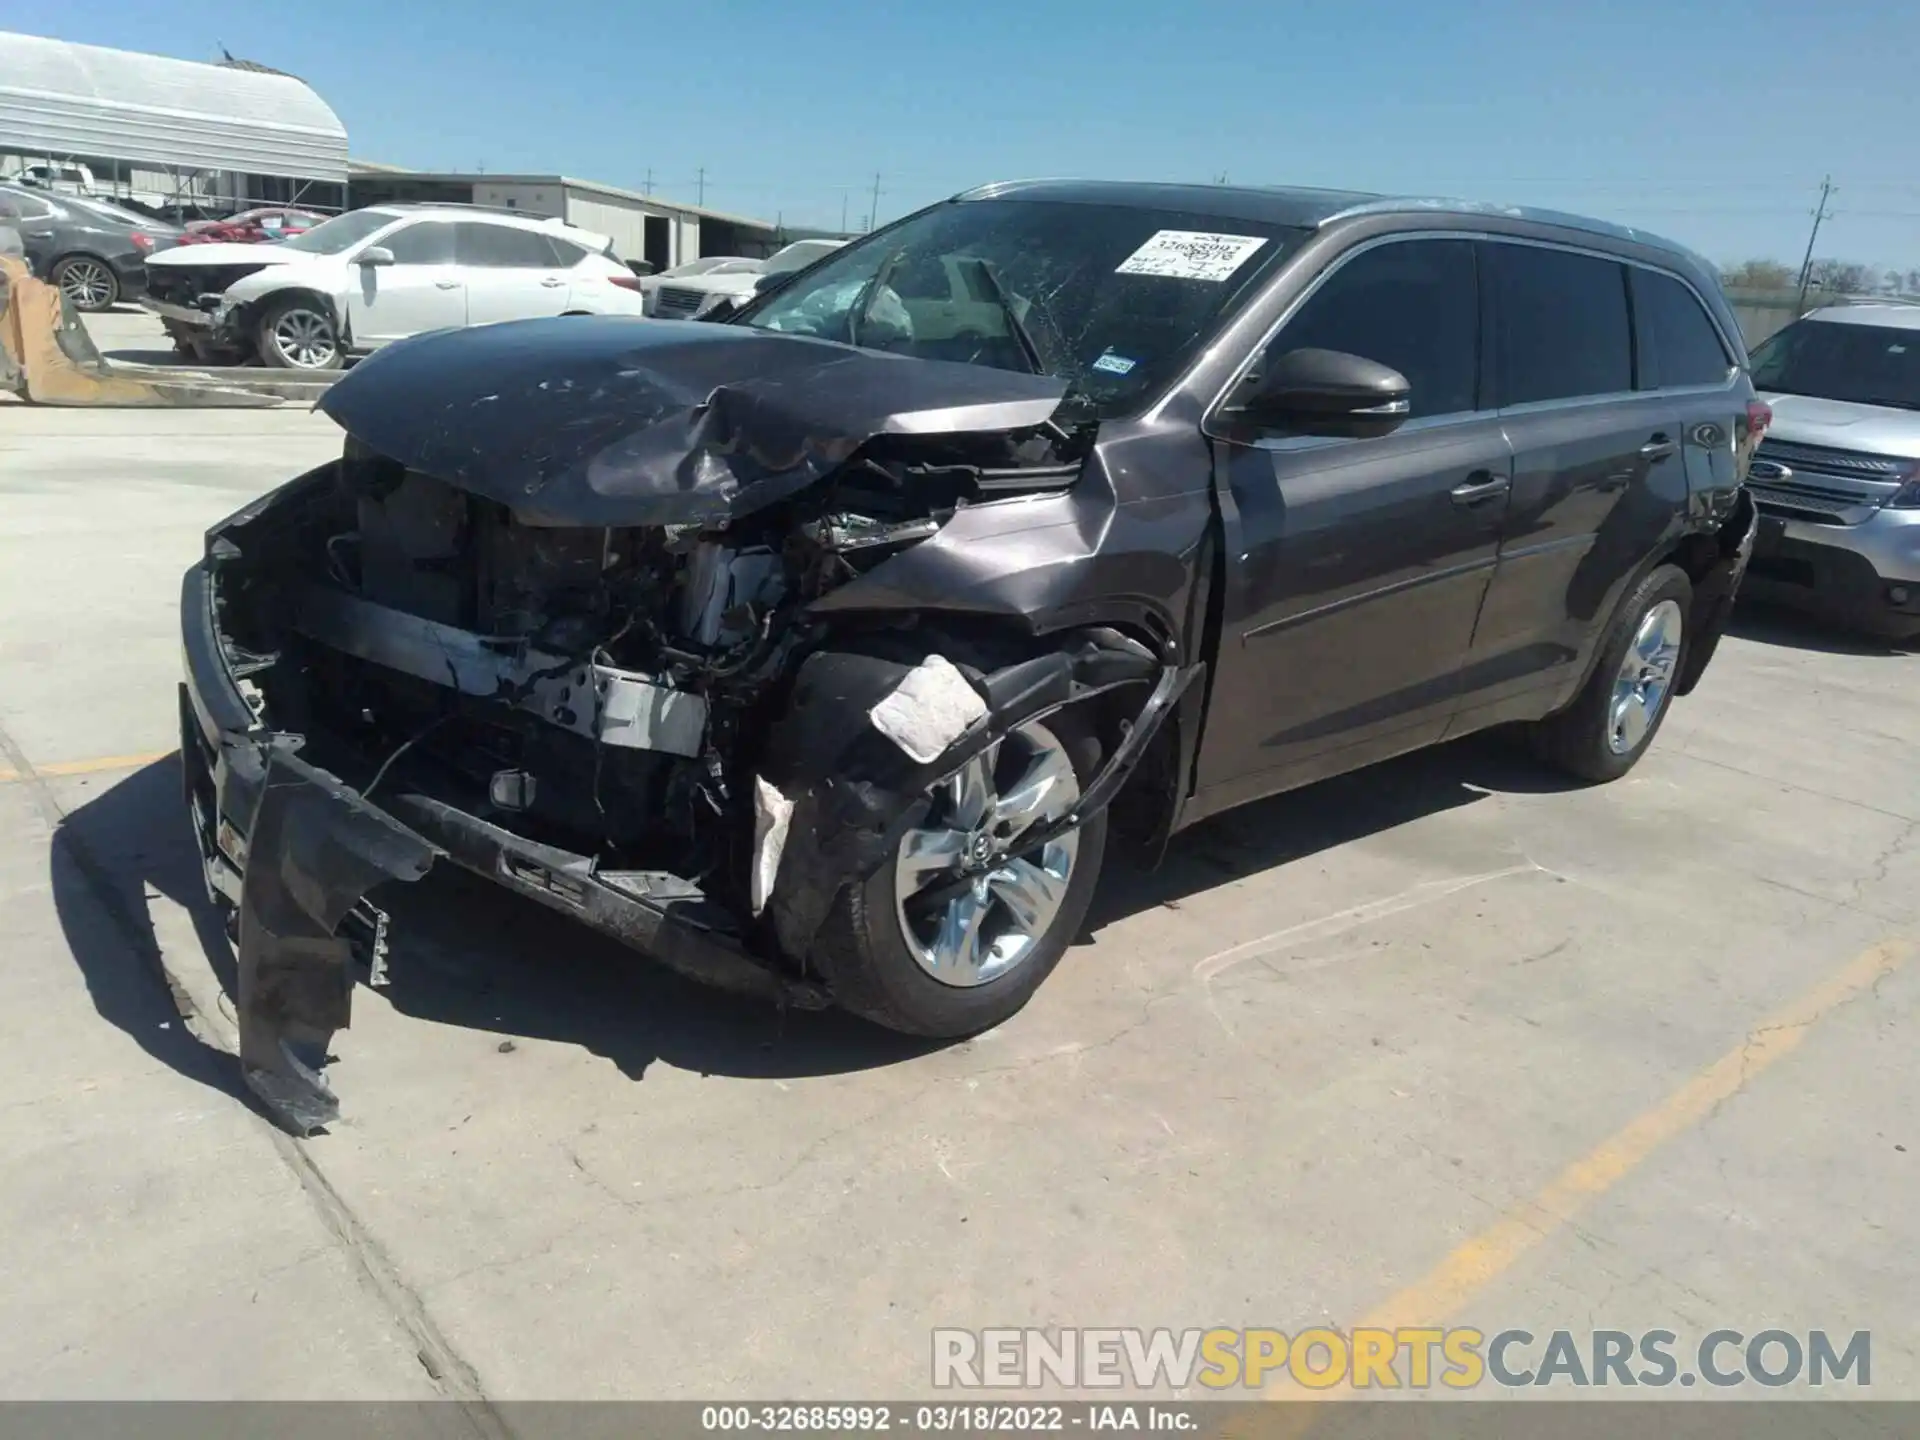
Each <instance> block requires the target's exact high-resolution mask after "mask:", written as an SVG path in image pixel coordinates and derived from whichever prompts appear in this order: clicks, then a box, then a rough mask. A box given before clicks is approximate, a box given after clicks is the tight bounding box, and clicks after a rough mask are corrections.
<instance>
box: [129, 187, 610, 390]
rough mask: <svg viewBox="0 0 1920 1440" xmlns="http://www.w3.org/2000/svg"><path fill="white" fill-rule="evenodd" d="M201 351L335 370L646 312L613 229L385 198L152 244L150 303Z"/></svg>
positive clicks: (195, 352) (179, 341) (187, 350)
mask: <svg viewBox="0 0 1920 1440" xmlns="http://www.w3.org/2000/svg"><path fill="white" fill-rule="evenodd" d="M142 303H143V304H144V305H145V306H146V308H147V309H149V310H151V311H152V312H153V313H155V314H156V315H158V316H159V317H160V318H161V320H162V322H163V323H164V324H165V325H166V328H167V333H168V334H169V336H171V337H172V339H173V341H174V344H175V346H176V348H178V349H179V350H180V351H181V352H182V353H183V354H187V355H190V356H192V357H193V358H195V359H199V360H221V361H229V362H241V363H246V362H251V361H254V360H256V359H257V360H258V361H259V362H261V363H264V364H266V365H270V366H277V367H282V368H286V369H294V370H331V369H334V368H337V367H338V366H339V365H340V364H342V363H343V362H344V361H345V360H346V359H347V358H348V357H349V356H353V355H362V354H366V353H368V352H370V351H373V350H376V349H378V348H379V347H380V346H382V345H385V344H388V343H390V342H391V341H394V340H400V339H404V338H406V337H408V336H410V335H417V334H420V333H422V332H423V331H428V330H441V329H450V328H458V327H462V326H467V325H484V324H488V323H491V322H494V321H499V320H526V319H537V318H539V317H542V316H557V315H633V316H638V315H640V314H641V313H642V311H643V303H644V302H643V295H642V292H641V280H640V277H638V276H636V275H634V274H633V272H632V271H631V270H629V269H628V268H627V267H626V266H625V265H623V264H621V263H620V262H619V261H618V260H616V259H614V258H613V254H612V245H611V242H610V241H608V239H607V237H605V236H604V235H595V234H593V233H591V232H590V231H586V230H581V229H578V228H576V227H574V226H572V225H568V224H566V223H565V222H564V221H561V220H542V219H535V218H532V217H529V216H525V215H518V214H510V213H506V212H494V211H487V210H482V209H478V208H476V207H472V206H458V205H376V206H371V207H369V208H367V209H364V210H354V211H349V212H348V213H347V214H344V215H338V216H335V217H334V218H333V219H331V220H328V221H325V222H324V223H322V224H319V225H316V226H314V227H313V228H312V229H310V230H306V231H304V232H303V233H300V234H295V235H291V236H289V237H287V238H286V239H283V240H279V241H277V242H274V243H271V244H236V243H219V242H215V243H209V244H202V245H192V246H185V245H183V246H178V247H176V248H174V249H171V250H168V251H166V252H164V253H159V254H155V255H154V256H153V257H152V258H151V260H150V261H149V262H148V265H147V295H146V298H145V299H144V300H143V301H142Z"/></svg>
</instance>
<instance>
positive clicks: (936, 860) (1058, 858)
mask: <svg viewBox="0 0 1920 1440" xmlns="http://www.w3.org/2000/svg"><path fill="white" fill-rule="evenodd" d="M930 798H931V800H932V802H933V804H932V808H931V810H929V812H928V815H927V823H926V824H925V825H923V826H921V827H919V828H917V829H913V830H909V831H908V832H907V833H906V835H905V836H904V837H902V839H901V841H900V848H899V850H898V851H897V852H896V855H895V858H894V896H895V902H894V904H895V910H896V912H897V918H898V919H899V922H900V933H901V935H902V936H903V937H904V938H905V940H906V945H907V950H908V952H909V953H911V954H912V956H913V958H914V960H915V961H916V962H917V963H918V964H919V966H920V968H921V969H922V970H924V971H925V972H926V973H927V974H928V975H930V976H931V977H932V978H933V979H935V980H937V981H939V982H940V983H941V984H943V985H953V986H957V987H963V988H964V987H971V986H975V985H985V984H987V983H988V982H989V981H992V980H997V979H999V978H1000V977H1001V976H1003V975H1006V974H1008V973H1010V972H1011V971H1013V970H1015V969H1017V968H1018V967H1019V966H1021V965H1022V964H1024V963H1026V961H1027V960H1028V959H1029V958H1030V957H1031V956H1032V955H1033V953H1034V951H1035V950H1036V949H1037V948H1038V947H1039V944H1040V941H1041V940H1042V939H1043V938H1044V937H1045V936H1046V935H1047V933H1048V932H1049V931H1050V930H1051V929H1052V928H1053V925H1054V922H1055V921H1056V920H1058V918H1059V916H1060V911H1061V907H1062V906H1064V905H1065V903H1066V898H1067V888H1068V886H1069V884H1070V883H1071V882H1072V879H1073V867H1074V864H1075V862H1076V861H1077V860H1078V858H1079V854H1080V832H1079V831H1078V830H1070V831H1068V832H1067V833H1066V834H1065V835H1062V836H1061V837H1059V838H1058V839H1057V840H1053V841H1051V842H1049V843H1048V844H1047V845H1045V846H1044V847H1042V848H1041V849H1040V851H1039V852H1038V853H1035V854H1029V855H1013V854H1009V853H1008V852H1009V850H1010V848H1011V847H1012V846H1013V844H1014V843H1015V842H1017V840H1018V838H1019V837H1020V836H1021V835H1022V834H1024V833H1026V832H1028V831H1030V830H1032V829H1033V828H1034V826H1036V825H1040V824H1043V823H1047V822H1050V821H1053V820H1058V819H1060V818H1061V817H1062V816H1064V815H1066V814H1067V813H1068V812H1069V811H1070V810H1072V808H1073V806H1074V805H1075V804H1076V803H1077V802H1078V801H1079V799H1080V782H1079V780H1078V779H1077V778H1076V777H1075V775H1074V773H1073V761H1072V760H1071V759H1070V758H1069V757H1068V755H1067V752H1066V750H1065V749H1064V748H1063V747H1062V746H1061V744H1060V741H1059V740H1058V739H1057V738H1056V737H1055V736H1054V734H1053V732H1052V731H1050V730H1048V729H1047V728H1046V727H1045V726H1044V725H1040V724H1038V723H1034V724H1029V725H1023V726H1021V727H1020V728H1019V729H1018V730H1015V731H1013V732H1012V733H1011V734H1009V735H1008V736H1007V737H1006V738H1005V739H1003V740H1000V741H998V742H996V743H995V744H994V745H993V746H991V747H990V748H989V749H987V750H986V751H984V752H983V753H981V754H980V755H978V756H976V757H975V758H974V759H973V760H971V761H969V762H968V763H967V764H966V766H964V767H963V768H962V769H961V771H960V773H959V774H958V775H956V776H954V777H953V778H952V779H951V780H946V781H942V782H941V783H940V784H939V785H936V786H935V787H934V789H933V791H932V793H931V796H930ZM995 855H1004V856H1006V857H1007V858H1005V859H1003V860H1002V861H1001V863H1000V864H998V865H995V866H994V867H993V868H991V869H989V870H986V871H984V872H983V873H981V874H979V875H977V876H976V877H975V878H974V879H972V880H971V881H970V882H969V883H968V884H967V885H966V887H965V888H964V889H962V890H961V891H960V892H959V893H958V894H956V895H954V896H952V897H951V898H950V899H948V900H947V901H946V902H945V903H944V904H939V905H936V906H935V907H934V908H932V909H931V910H928V909H926V908H925V907H924V906H915V905H913V904H912V901H913V898H914V897H915V896H917V895H919V894H921V893H922V892H923V891H926V890H928V889H931V888H932V887H934V886H936V885H946V884H949V883H951V882H952V881H953V880H954V878H955V877H956V876H957V875H958V874H959V873H960V872H961V871H962V869H963V868H965V867H967V866H969V865H978V864H982V863H984V862H986V861H988V860H990V859H991V858H992V857H993V856H995Z"/></svg>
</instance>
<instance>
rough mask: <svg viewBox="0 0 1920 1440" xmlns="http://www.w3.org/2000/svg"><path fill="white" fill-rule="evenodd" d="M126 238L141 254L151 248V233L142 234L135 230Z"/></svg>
mask: <svg viewBox="0 0 1920 1440" xmlns="http://www.w3.org/2000/svg"><path fill="white" fill-rule="evenodd" d="M127 238H128V239H129V240H131V241H132V242H133V248H134V249H136V250H138V251H140V252H141V253H142V254H143V255H144V254H145V253H146V252H147V251H149V250H151V249H153V237H152V236H151V235H143V234H141V233H140V231H138V230H135V231H134V232H133V233H132V234H131V235H129V236H128V237H127Z"/></svg>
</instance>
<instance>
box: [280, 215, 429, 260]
mask: <svg viewBox="0 0 1920 1440" xmlns="http://www.w3.org/2000/svg"><path fill="white" fill-rule="evenodd" d="M399 218H400V217H399V216H398V215H393V214H389V213H388V212H387V211H385V210H352V211H349V212H348V213H347V214H345V215H336V216H334V217H333V219H331V220H329V221H327V222H326V223H324V224H321V225H316V226H314V227H313V229H311V230H309V231H307V232H306V233H305V234H304V235H292V236H289V237H288V238H287V239H285V240H282V241H281V242H280V247H281V248H282V249H283V250H300V251H304V252H305V253H306V254H309V255H338V254H339V253H340V252H341V251H342V250H345V249H347V248H348V247H349V246H352V245H357V244H359V242H360V241H362V240H364V239H366V238H367V236H369V235H371V234H373V232H374V231H376V230H383V229H385V228H386V227H387V226H389V225H391V224H393V222H394V221H396V220H398V219H399Z"/></svg>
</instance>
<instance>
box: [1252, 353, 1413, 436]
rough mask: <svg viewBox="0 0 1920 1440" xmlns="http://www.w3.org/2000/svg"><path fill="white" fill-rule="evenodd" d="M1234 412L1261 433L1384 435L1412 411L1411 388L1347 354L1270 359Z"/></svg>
mask: <svg viewBox="0 0 1920 1440" xmlns="http://www.w3.org/2000/svg"><path fill="white" fill-rule="evenodd" d="M1243 385H1244V390H1243V398H1242V399H1241V401H1240V403H1239V404H1238V405H1236V406H1235V407H1234V409H1235V410H1236V411H1237V413H1238V414H1239V415H1240V416H1241V417H1242V418H1243V419H1244V420H1245V421H1246V422H1247V423H1249V424H1251V425H1253V426H1255V427H1257V428H1259V429H1263V430H1284V431H1287V432H1290V433H1293V434H1301V435H1342V436H1350V437H1359V436H1371V435H1385V434H1387V433H1389V432H1390V431H1392V430H1394V429H1396V428H1397V427H1398V426H1399V425H1400V424H1402V423H1403V422H1404V421H1405V420H1406V419H1407V418H1408V417H1409V416H1410V415H1411V414H1412V411H1413V405H1412V396H1413V387H1412V385H1411V384H1409V383H1408V380H1407V377H1406V376H1404V375H1402V374H1401V373H1400V372H1399V371H1398V370H1395V369H1393V368H1392V367H1391V366H1388V365H1382V364H1381V363H1380V362H1379V361H1377V360H1369V359H1367V358H1366V357H1365V356H1363V355H1352V354H1348V353H1347V352H1346V351H1343V350H1321V349H1313V348H1306V349H1296V350H1285V351H1281V352H1279V353H1278V354H1269V356H1268V357H1267V358H1266V359H1265V360H1263V361H1262V362H1261V364H1260V366H1259V368H1258V369H1257V370H1256V371H1254V372H1253V373H1251V374H1249V375H1248V376H1247V378H1246V380H1245V381H1244V382H1243Z"/></svg>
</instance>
